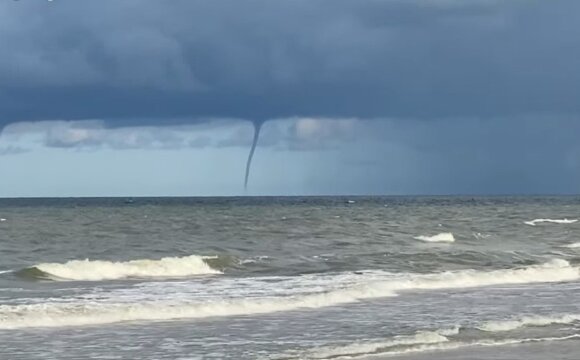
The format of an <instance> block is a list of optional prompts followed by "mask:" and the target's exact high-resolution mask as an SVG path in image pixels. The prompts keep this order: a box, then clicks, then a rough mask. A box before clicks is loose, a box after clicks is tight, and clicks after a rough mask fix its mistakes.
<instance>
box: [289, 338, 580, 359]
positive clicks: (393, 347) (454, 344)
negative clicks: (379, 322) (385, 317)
mask: <svg viewBox="0 0 580 360" xmlns="http://www.w3.org/2000/svg"><path fill="white" fill-rule="evenodd" d="M579 337H580V335H578V334H574V335H568V336H561V337H544V338H524V339H497V340H494V339H480V340H474V341H454V340H450V339H448V338H447V337H445V336H442V335H440V334H439V333H438V332H423V333H418V334H417V335H415V336H406V337H404V336H400V337H395V338H393V339H391V340H387V341H383V342H357V343H353V344H349V345H342V346H333V347H330V346H329V347H319V348H317V349H313V350H307V351H302V352H296V351H294V352H288V354H285V355H282V356H281V357H280V358H283V359H287V358H288V356H291V357H292V358H294V356H296V355H298V357H299V358H301V359H366V358H368V357H369V356H372V357H373V358H374V357H376V356H386V355H389V356H393V355H402V354H410V353H422V352H427V351H445V350H455V349H461V348H466V347H477V346H486V347H487V346H505V345H516V344H525V343H537V342H548V341H564V340H570V339H577V338H579Z"/></svg>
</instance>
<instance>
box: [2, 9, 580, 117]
mask: <svg viewBox="0 0 580 360" xmlns="http://www.w3.org/2000/svg"><path fill="white" fill-rule="evenodd" d="M579 12H580V2H577V1H573V0H570V1H564V0H555V1H531V0H521V1H518V0H505V1H491V0H490V1H469V2H466V1H454V0H441V1H436V0H434V1H420V0H416V1H415V0H407V1H402V0H399V1H397V0H391V1H389V0H386V1H375V0H368V1H346V0H332V1H325V0H321V1H305V0H304V1H301V0H297V1H268V0H248V1H227V0H214V1H192V0H173V1H166V2H161V1H146V0H124V1H122V2H121V1H117V0H101V1H91V2H89V1H76V0H58V1H53V2H45V1H34V0H28V1H25V0H23V1H17V2H16V1H4V2H2V3H0V24H1V25H0V42H1V43H2V56H1V57H0V80H1V81H0V123H9V122H13V121H19V120H45V119H96V118H99V119H105V120H106V121H107V123H108V124H109V125H113V126H115V125H118V126H125V125H178V124H181V123H187V122H193V121H197V120H195V119H197V118H205V117H208V116H211V117H234V118H245V119H249V120H252V121H263V120H266V119H271V118H280V117H289V116H323V117H360V118H365V117H373V118H380V117H399V118H441V117H449V116H454V117H462V116H476V117H492V116H510V115H517V114H523V113H544V114H555V113H557V114H562V113H564V114H578V113H579V112H580V102H578V101H577V99H578V98H579V95H580V71H578V69H577V59H578V58H580V22H578V21H577V14H578V13H579ZM192 119H193V120H192Z"/></svg>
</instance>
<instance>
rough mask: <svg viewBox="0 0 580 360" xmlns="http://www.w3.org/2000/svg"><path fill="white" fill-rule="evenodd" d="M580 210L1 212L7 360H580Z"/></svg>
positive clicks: (357, 207)
mask: <svg viewBox="0 0 580 360" xmlns="http://www.w3.org/2000/svg"><path fill="white" fill-rule="evenodd" d="M579 219H580V197H579V196H560V197H557V196H556V197H551V196H538V197H524V196H516V197H500V196H497V197H459V196H457V197H445V196H439V197H426V196H422V197H354V196H351V197H238V198H63V199H61V198H51V199H0V359H2V360H21V359H22V360H32V359H43V360H50V359H59V360H60V359H131V360H132V359H181V360H185V359H190V360H191V359H236V360H239V359H277V360H282V359H416V360H418V359H450V360H453V359H469V360H485V359H490V360H491V359H506V360H507V359H513V360H515V359H526V360H528V359H531V360H540V359H549V360H564V359H567V360H578V359H580V222H579V221H578V220H579Z"/></svg>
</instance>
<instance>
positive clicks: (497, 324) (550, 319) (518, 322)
mask: <svg viewBox="0 0 580 360" xmlns="http://www.w3.org/2000/svg"><path fill="white" fill-rule="evenodd" d="M579 320H580V315H576V314H565V315H556V316H537V315H529V316H524V317H521V318H519V319H513V320H502V321H489V322H486V323H484V324H482V325H481V326H479V327H478V329H480V330H483V331H488V332H503V331H512V330H516V329H519V328H522V327H526V326H547V325H555V324H571V323H574V322H576V321H579Z"/></svg>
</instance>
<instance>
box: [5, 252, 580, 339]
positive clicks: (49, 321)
mask: <svg viewBox="0 0 580 360" xmlns="http://www.w3.org/2000/svg"><path fill="white" fill-rule="evenodd" d="M212 271H213V270H212ZM123 275H126V273H123ZM166 275H167V273H166V272H165V273H164V276H166ZM345 276H349V277H346V278H345ZM578 278H580V274H579V269H578V268H576V267H573V266H571V265H570V264H569V263H568V262H567V261H565V260H560V259H555V260H552V261H550V262H548V263H544V264H538V265H531V266H527V267H523V268H515V269H504V270H495V271H488V272H482V271H475V270H463V271H449V272H442V273H435V274H412V273H408V274H392V273H382V272H372V273H369V274H368V275H367V274H366V273H363V274H362V275H345V274H336V275H334V276H328V275H326V276H324V277H320V276H310V277H306V282H304V283H302V286H300V285H301V279H300V277H287V278H284V277H279V278H276V279H266V280H262V281H260V280H259V279H258V278H257V279H256V280H250V279H246V280H239V279H225V281H229V282H231V284H234V285H235V284H236V281H246V283H245V284H246V285H244V283H243V284H242V286H241V287H240V286H238V287H237V288H233V287H231V286H230V287H227V286H224V287H220V291H219V293H216V294H215V296H213V297H207V296H204V293H203V291H202V292H201V293H200V291H199V290H197V288H195V289H193V290H195V292H192V293H184V294H179V293H177V294H173V295H172V296H171V297H169V298H168V297H167V296H166V294H167V289H163V288H161V289H158V290H160V291H157V292H156V293H154V294H148V293H144V294H142V297H141V298H135V297H131V298H128V299H127V301H126V302H118V301H119V298H116V297H115V296H113V297H111V298H109V299H104V300H103V299H102V298H100V297H97V298H95V299H96V300H95V299H94V298H91V297H88V298H86V299H85V300H83V299H82V298H79V297H76V298H70V299H66V300H67V301H62V300H61V301H58V302H54V301H47V302H44V303H41V304H20V305H2V306H0V329H14V328H26V327H55V326H57V327H58V326H80V325H96V324H106V323H117V322H125V321H162V320H174V319H193V318H205V317H215V316H234V315H249V314H265V313H272V312H280V311H293V310H305V309H316V308H322V307H328V306H337V305H341V304H347V303H354V302H359V301H364V300H366V299H373V298H381V297H392V296H397V295H400V294H402V293H404V292H409V291H418V290H439V289H458V288H473V287H483V286H494V285H510V284H532V283H549V282H562V281H572V280H577V279H578ZM345 279H346V280H347V281H346V282H345V281H344V280H345ZM274 280H276V281H277V282H278V283H279V284H280V285H276V282H274ZM216 281H218V283H219V281H220V280H216ZM250 281H254V282H256V284H254V286H253V287H252V286H248V285H251V284H250ZM204 284H206V283H200V284H198V286H204ZM260 284H261V285H260ZM264 284H269V285H268V286H269V287H268V289H270V288H271V290H268V291H264V286H263V285H264ZM309 284H310V285H309ZM315 284H316V286H314V285H315ZM345 284H346V285H345ZM206 285H207V284H206ZM216 285H217V284H216ZM160 286H163V284H160ZM181 286H187V284H181ZM207 286H209V285H207ZM276 286H278V287H276ZM284 287H285V289H286V290H284ZM228 289H229V292H228ZM235 289H237V291H238V292H237V293H236V292H235V291H234V290H235ZM313 289H314V291H313ZM283 290H284V291H283ZM111 295H114V294H111ZM151 295H155V296H156V297H154V298H153V299H152V297H151ZM218 296H219V297H218ZM171 299H175V300H171Z"/></svg>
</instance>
